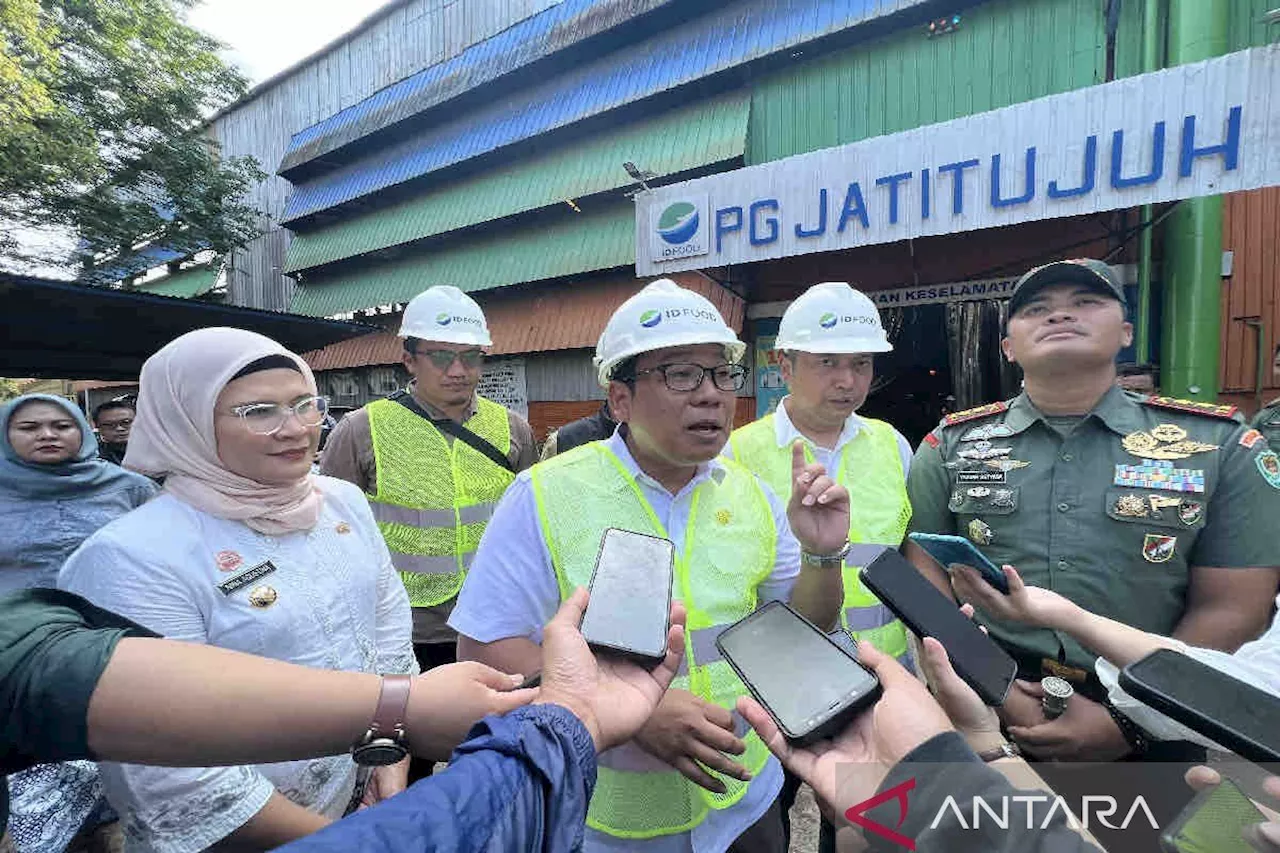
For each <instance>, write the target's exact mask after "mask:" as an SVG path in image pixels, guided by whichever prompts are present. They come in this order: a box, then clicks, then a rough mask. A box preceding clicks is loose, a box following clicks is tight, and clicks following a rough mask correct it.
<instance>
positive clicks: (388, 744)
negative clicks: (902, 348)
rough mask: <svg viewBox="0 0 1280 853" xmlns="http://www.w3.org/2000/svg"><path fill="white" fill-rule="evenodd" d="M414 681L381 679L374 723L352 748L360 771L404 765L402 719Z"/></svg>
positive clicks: (396, 677) (398, 677)
mask: <svg viewBox="0 0 1280 853" xmlns="http://www.w3.org/2000/svg"><path fill="white" fill-rule="evenodd" d="M412 687H413V677H412V676H409V675H384V676H382V688H381V689H380V690H379V691H378V705H377V707H376V708H375V709H374V711H373V722H372V723H370V724H369V730H368V731H367V732H365V733H364V737H362V738H360V740H358V741H356V742H355V744H354V745H353V746H352V747H351V758H352V760H353V761H355V763H356V764H358V765H360V766H361V767H386V766H387V765H388V764H396V763H398V762H401V761H403V760H404V759H405V758H406V757H407V756H408V755H409V748H408V747H407V746H406V745H405V742H406V740H407V737H406V736H405V728H404V716H405V711H406V710H408V708H409V691H410V689H411V688H412Z"/></svg>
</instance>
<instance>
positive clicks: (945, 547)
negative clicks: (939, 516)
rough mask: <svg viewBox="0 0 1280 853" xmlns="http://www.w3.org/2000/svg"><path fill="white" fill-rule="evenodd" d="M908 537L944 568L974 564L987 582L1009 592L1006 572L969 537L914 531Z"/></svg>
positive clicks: (1004, 591)
mask: <svg viewBox="0 0 1280 853" xmlns="http://www.w3.org/2000/svg"><path fill="white" fill-rule="evenodd" d="M908 538H909V539H910V540H911V541H912V542H914V543H916V544H917V545H919V546H920V547H921V548H923V549H924V550H925V552H926V553H928V555H929V556H930V557H933V559H935V560H937V561H938V563H939V564H941V566H942V567H943V568H944V569H945V568H947V567H948V566H950V565H951V564H952V563H961V564H962V565H966V566H972V567H973V568H975V569H977V570H978V574H980V575H982V577H983V579H984V580H986V582H987V583H989V584H991V585H992V586H993V587H995V588H996V589H998V590H1000V591H1001V592H1002V593H1004V594H1005V595H1008V594H1009V581H1008V580H1007V579H1006V578H1005V576H1004V572H1002V571H1000V569H999V568H997V567H996V564H995V563H993V562H991V561H990V560H988V559H987V555H986V554H983V553H982V552H981V551H979V550H978V547H977V546H976V545H974V544H973V543H972V542H970V541H969V540H968V539H965V538H963V537H960V536H946V535H943V534H935V533H912V534H911V535H910V536H909V537H908Z"/></svg>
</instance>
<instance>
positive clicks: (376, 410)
mask: <svg viewBox="0 0 1280 853" xmlns="http://www.w3.org/2000/svg"><path fill="white" fill-rule="evenodd" d="M365 408H366V409H368V412H369V429H370V432H371V433H372V434H373V458H374V464H375V467H376V469H377V480H378V491H377V492H376V493H375V494H372V495H369V496H368V498H369V506H370V507H372V508H373V517H374V518H375V519H376V520H377V522H378V529H379V530H381V531H382V537H383V538H384V539H385V540H386V542H387V548H388V549H389V550H390V551H391V562H392V564H393V565H394V566H395V567H396V569H397V570H399V572H400V578H401V580H403V581H404V588H405V591H406V592H408V594H409V604H410V606H412V607H432V606H434V605H437V604H442V603H444V602H446V601H448V600H450V599H451V598H453V597H454V596H456V595H457V594H458V590H460V589H462V582H463V580H464V579H465V578H466V576H467V569H468V568H469V567H470V565H471V558H472V557H473V556H474V555H475V550H476V547H477V546H478V545H479V544H480V537H481V535H482V534H483V533H484V528H485V525H487V524H488V523H489V517H490V516H491V515H493V508H494V506H495V505H496V504H497V503H498V499H499V498H501V497H502V493H503V492H505V491H506V490H507V486H509V485H511V481H512V480H514V479H515V475H514V474H512V473H511V472H510V471H508V470H507V469H505V468H503V467H502V466H500V465H498V464H496V463H494V462H493V460H491V459H489V458H488V457H487V456H485V455H484V454H483V453H480V452H479V451H478V450H475V449H474V448H472V447H471V446H470V445H469V444H467V443H466V442H465V441H458V440H454V441H453V442H449V441H447V440H446V439H445V437H444V434H443V433H441V432H440V430H438V429H437V428H436V427H435V426H434V425H433V424H432V423H431V422H430V421H428V420H427V419H426V418H423V417H421V416H419V415H416V414H414V413H413V412H411V411H409V410H408V409H407V408H405V407H404V406H402V405H401V404H399V403H397V402H395V401H393V400H377V401H375V402H372V403H370V404H369V405H368V406H366V407H365ZM463 426H465V427H466V428H467V429H469V430H471V431H472V432H474V433H475V434H476V435H478V436H480V437H481V438H483V439H484V440H485V441H488V442H489V443H490V444H492V445H493V446H494V447H496V448H497V449H498V450H500V451H501V452H502V453H504V454H506V453H509V452H510V451H511V422H510V420H509V419H508V417H507V410H506V409H504V408H503V407H502V406H500V405H498V404H497V403H494V402H492V401H490V400H486V399H485V398H484V397H477V398H476V413H475V414H474V415H473V416H472V417H471V418H469V419H468V420H467V422H466V423H464V424H463Z"/></svg>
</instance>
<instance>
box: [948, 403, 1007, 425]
mask: <svg viewBox="0 0 1280 853" xmlns="http://www.w3.org/2000/svg"><path fill="white" fill-rule="evenodd" d="M1008 410H1009V404H1008V403H1005V402H1003V401H1001V402H997V403H987V404H986V405H985V406H976V407H974V408H972V409H965V410H964V411H963V412H952V413H951V414H949V415H947V416H946V417H945V418H943V419H942V425H943V426H955V425H956V424H962V423H966V422H968V421H976V420H977V419H978V418H985V417H990V416H991V415H998V414H1000V413H1001V412H1006V411H1008Z"/></svg>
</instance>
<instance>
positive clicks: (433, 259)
mask: <svg viewBox="0 0 1280 853" xmlns="http://www.w3.org/2000/svg"><path fill="white" fill-rule="evenodd" d="M583 210H584V212H583V213H581V214H574V213H571V212H569V211H568V208H567V207H566V208H565V211H566V213H567V215H555V216H554V217H553V215H551V214H547V215H544V217H543V219H544V220H545V221H542V222H533V223H529V224H527V225H525V226H524V227H522V228H519V229H507V230H505V231H502V230H499V229H494V230H493V231H490V232H488V233H484V234H476V235H474V236H472V237H469V238H468V239H466V240H465V241H461V242H459V243H457V244H455V245H452V246H448V247H444V248H441V249H439V250H437V251H433V252H429V253H422V254H418V255H415V256H413V257H409V258H404V259H401V260H396V261H391V262H389V263H384V264H378V265H370V266H368V267H367V268H362V269H360V270H359V271H353V272H350V273H344V274H338V275H334V276H330V277H324V278H321V277H318V276H317V277H316V278H313V279H308V280H307V281H305V282H303V283H300V284H299V285H298V289H297V290H296V291H295V292H294V295H293V304H292V310H293V311H294V313H297V314H307V315H311V316H317V317H328V316H332V315H335V314H343V313H347V312H350V311H359V310H362V309H365V308H372V307H374V306H378V305H392V304H394V303H397V302H408V301H409V300H410V299H412V298H413V297H414V296H416V295H418V294H419V293H420V292H422V291H423V290H425V289H426V288H428V287H430V286H432V285H434V284H452V285H454V286H455V287H458V288H461V289H462V290H466V291H476V290H488V289H492V288H498V287H506V286H507V285H511V284H518V283H521V282H528V281H542V280H543V279H549V278H559V277H561V276H566V275H575V274H577V273H583V272H592V271H594V270H602V269H611V268H613V267H620V266H626V265H628V264H634V263H635V258H636V253H635V207H634V206H633V205H632V204H631V202H630V201H626V202H623V203H621V204H619V203H617V202H614V203H611V204H610V205H609V206H608V207H605V208H602V209H600V210H591V209H590V208H583Z"/></svg>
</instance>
